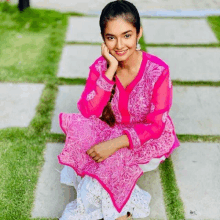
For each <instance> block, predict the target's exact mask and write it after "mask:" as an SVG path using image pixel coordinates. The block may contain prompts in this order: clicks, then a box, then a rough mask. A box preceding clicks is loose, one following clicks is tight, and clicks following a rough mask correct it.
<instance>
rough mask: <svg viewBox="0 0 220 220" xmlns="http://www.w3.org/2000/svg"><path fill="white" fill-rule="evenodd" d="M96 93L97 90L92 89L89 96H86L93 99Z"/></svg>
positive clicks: (87, 99) (87, 98)
mask: <svg viewBox="0 0 220 220" xmlns="http://www.w3.org/2000/svg"><path fill="white" fill-rule="evenodd" d="M95 95H96V92H95V90H92V91H91V92H90V93H89V94H88V95H87V96H86V101H89V100H91V99H93V98H94V97H95Z"/></svg>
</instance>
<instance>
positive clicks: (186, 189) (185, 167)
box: [171, 142, 220, 219]
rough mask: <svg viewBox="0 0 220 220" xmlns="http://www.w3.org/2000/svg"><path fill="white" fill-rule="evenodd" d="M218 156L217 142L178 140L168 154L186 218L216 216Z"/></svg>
mask: <svg viewBox="0 0 220 220" xmlns="http://www.w3.org/2000/svg"><path fill="white" fill-rule="evenodd" d="M219 158H220V144H219V143H189V142H188V143H181V147H179V148H178V149H177V150H176V151H174V153H173V154H172V155H171V159H172V161H173V164H174V170H175V175H176V179H177V185H178V188H179V190H180V197H181V199H182V201H183V203H184V210H185V218H186V219H220V209H219V207H220V187H219V185H220V159H219Z"/></svg>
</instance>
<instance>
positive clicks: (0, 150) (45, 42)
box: [0, 3, 220, 220]
mask: <svg viewBox="0 0 220 220" xmlns="http://www.w3.org/2000/svg"><path fill="white" fill-rule="evenodd" d="M74 15H77V16H82V15H80V14H78V13H69V14H68V13H60V12H57V11H54V10H43V9H33V8H27V9H26V10H25V11H24V12H22V13H20V12H19V11H18V9H17V6H16V5H10V4H8V3H0V18H1V22H0V42H1V44H0V82H14V83H18V82H23V83H28V82H30V83H43V84H45V89H44V90H43V93H42V96H41V99H40V102H39V104H38V106H37V108H36V114H35V116H34V118H33V119H32V121H31V123H30V125H29V127H28V128H16V127H15V128H5V129H0V161H1V163H0V213H1V214H0V220H1V219H2V220H10V219H11V220H14V219H16V220H17V219H19V220H20V219H22V220H27V219H31V210H32V207H33V202H34V190H35V187H36V185H37V180H38V177H39V174H40V170H41V168H42V166H43V164H44V156H43V152H44V149H45V147H46V143H47V142H64V140H65V136H64V135H63V134H51V133H50V128H51V120H52V116H53V111H54V106H55V100H56V96H57V91H58V85H69V84H70V85H74V84H85V82H86V80H85V79H84V78H78V79H64V78H58V77H57V76H56V73H57V70H58V63H59V60H60V57H61V52H62V49H63V47H64V45H65V34H66V29H67V24H68V17H69V16H74ZM207 19H208V22H209V24H210V26H211V28H212V30H213V31H214V32H215V34H216V36H217V38H218V40H219V41H220V17H219V16H213V17H208V18H207ZM140 44H141V48H142V49H143V50H146V51H147V44H146V43H145V42H144V38H143V37H142V38H141V39H140ZM168 46H174V45H168ZM187 46H188V47H189V46H190V45H187ZM204 46H206V45H204ZM209 46H213V45H209ZM215 46H217V47H219V45H215ZM179 84H180V85H182V84H183V85H194V86H195V85H203V84H202V83H198V82H197V83H193V82H179V81H175V84H174V85H179ZM213 85H214V86H219V85H220V84H219V83H218V82H217V83H213V82H207V83H206V84H205V86H213ZM178 138H179V140H180V141H181V142H187V141H190V142H198V141H207V142H211V141H212V142H214V141H216V142H219V140H220V136H199V135H178ZM159 168H160V175H161V182H162V187H163V193H164V202H165V206H166V212H167V216H168V219H184V209H183V203H182V201H181V198H180V196H179V189H178V186H177V184H176V179H175V173H174V170H173V164H172V161H171V160H170V158H168V159H167V160H166V161H165V162H164V163H162V164H161V165H160V166H159ZM41 220H44V218H41Z"/></svg>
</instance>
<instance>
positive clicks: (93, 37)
mask: <svg viewBox="0 0 220 220" xmlns="http://www.w3.org/2000/svg"><path fill="white" fill-rule="evenodd" d="M100 32H101V31H100V27H99V18H98V17H70V18H69V25H68V30H67V34H66V41H67V42H68V41H77V42H91V43H95V42H103V40H102V37H101V33H100ZM80 54H82V53H80Z"/></svg>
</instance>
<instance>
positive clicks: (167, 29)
mask: <svg viewBox="0 0 220 220" xmlns="http://www.w3.org/2000/svg"><path fill="white" fill-rule="evenodd" d="M141 23H142V26H143V34H144V39H145V43H155V44H160V43H170V44H200V43H218V40H217V38H216V36H215V34H214V33H213V31H212V30H211V28H210V26H209V24H208V22H207V20H206V19H205V18H201V19H172V18H166V19H162V18H158V19H149V18H148V19H144V18H142V19H141Z"/></svg>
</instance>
